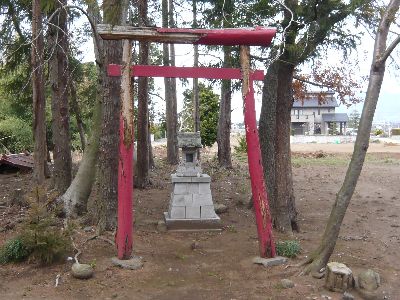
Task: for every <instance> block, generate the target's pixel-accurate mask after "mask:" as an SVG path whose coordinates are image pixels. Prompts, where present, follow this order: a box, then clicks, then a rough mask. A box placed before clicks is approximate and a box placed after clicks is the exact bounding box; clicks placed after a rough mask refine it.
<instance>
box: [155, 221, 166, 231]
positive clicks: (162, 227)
mask: <svg viewBox="0 0 400 300" xmlns="http://www.w3.org/2000/svg"><path fill="white" fill-rule="evenodd" d="M157 231H158V232H166V231H167V225H166V224H165V222H164V221H161V220H160V221H158V222H157Z"/></svg>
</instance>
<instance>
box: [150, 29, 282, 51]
mask: <svg viewBox="0 0 400 300" xmlns="http://www.w3.org/2000/svg"><path fill="white" fill-rule="evenodd" d="M157 32H159V33H192V34H199V35H200V38H199V39H198V40H197V42H194V44H200V45H223V46H236V45H247V46H264V47H267V46H269V45H270V44H271V41H272V39H273V37H274V36H275V34H276V29H275V28H266V27H255V28H240V29H238V28H224V29H192V28H157Z"/></svg>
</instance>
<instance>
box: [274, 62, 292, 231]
mask: <svg viewBox="0 0 400 300" xmlns="http://www.w3.org/2000/svg"><path fill="white" fill-rule="evenodd" d="M293 72H294V66H293V65H289V64H286V63H282V62H281V63H279V70H278V90H277V105H276V127H275V129H276V133H275V180H276V181H275V203H274V206H273V207H274V209H275V211H274V221H275V222H274V223H275V226H276V228H277V229H278V230H280V231H282V232H291V231H292V229H293V230H297V229H298V225H297V211H296V207H295V199H294V194H293V180H292V163H291V152H290V112H291V109H292V106H293V89H292V82H293Z"/></svg>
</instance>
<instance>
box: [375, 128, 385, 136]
mask: <svg viewBox="0 0 400 300" xmlns="http://www.w3.org/2000/svg"><path fill="white" fill-rule="evenodd" d="M381 134H384V132H383V130H382V129H377V130H375V135H381Z"/></svg>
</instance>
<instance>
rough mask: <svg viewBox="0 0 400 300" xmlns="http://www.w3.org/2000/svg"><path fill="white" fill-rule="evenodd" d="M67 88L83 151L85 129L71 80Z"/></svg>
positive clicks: (84, 146)
mask: <svg viewBox="0 0 400 300" xmlns="http://www.w3.org/2000/svg"><path fill="white" fill-rule="evenodd" d="M69 90H70V97H71V98H70V100H71V109H72V111H73V112H74V114H75V119H76V124H77V127H78V132H79V138H80V140H81V147H82V151H85V148H86V136H85V129H84V124H83V120H82V115H81V110H80V109H79V104H78V97H77V94H76V87H75V83H74V82H73V81H71V82H70V84H69Z"/></svg>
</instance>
